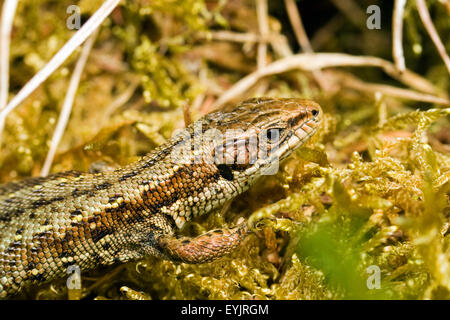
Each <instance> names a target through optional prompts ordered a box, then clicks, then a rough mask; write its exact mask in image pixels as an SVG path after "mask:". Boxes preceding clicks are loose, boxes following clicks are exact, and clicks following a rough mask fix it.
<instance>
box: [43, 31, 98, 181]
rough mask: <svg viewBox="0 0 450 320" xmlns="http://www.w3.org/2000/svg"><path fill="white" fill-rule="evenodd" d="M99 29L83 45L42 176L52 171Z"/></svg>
mask: <svg viewBox="0 0 450 320" xmlns="http://www.w3.org/2000/svg"><path fill="white" fill-rule="evenodd" d="M97 34H98V29H97V30H96V32H94V33H93V34H92V35H91V36H90V37H89V38H88V40H87V41H86V43H85V44H84V45H83V50H82V51H81V54H80V57H79V58H78V61H77V64H76V65H75V68H74V70H73V74H72V77H71V78H70V83H69V87H68V88H67V93H66V96H65V98H64V104H63V107H62V109H61V113H60V114H59V119H58V123H57V124H56V128H55V132H54V133H53V137H52V141H51V142H50V149H49V150H48V153H47V157H46V158H45V162H44V165H43V166H42V169H41V176H43V177H45V176H46V175H48V173H49V172H50V168H51V166H52V163H53V159H54V157H55V154H56V150H57V149H58V145H59V142H60V141H61V138H62V136H63V134H64V131H65V129H66V126H67V122H68V121H69V117H70V113H71V111H72V106H73V101H74V100H75V94H76V93H77V89H78V85H79V83H80V79H81V74H82V73H83V70H84V66H85V65H86V61H87V59H88V57H89V53H90V52H91V49H92V46H93V44H94V42H95V39H96V38H97Z"/></svg>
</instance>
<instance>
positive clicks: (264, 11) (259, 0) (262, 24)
mask: <svg viewBox="0 0 450 320" xmlns="http://www.w3.org/2000/svg"><path fill="white" fill-rule="evenodd" d="M267 15H268V8H267V0H256V16H257V18H258V29H259V34H260V35H261V37H266V36H267V35H268V34H269V21H268V18H267ZM257 65H258V69H261V68H264V67H265V66H266V65H267V43H266V42H260V43H258V56H257ZM267 85H268V83H267V82H263V83H260V84H259V87H258V89H257V92H258V94H262V93H264V92H265V91H266V89H267Z"/></svg>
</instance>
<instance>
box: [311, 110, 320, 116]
mask: <svg viewBox="0 0 450 320" xmlns="http://www.w3.org/2000/svg"><path fill="white" fill-rule="evenodd" d="M311 114H312V115H313V117H316V116H317V115H318V114H319V110H317V109H313V110H312V111H311Z"/></svg>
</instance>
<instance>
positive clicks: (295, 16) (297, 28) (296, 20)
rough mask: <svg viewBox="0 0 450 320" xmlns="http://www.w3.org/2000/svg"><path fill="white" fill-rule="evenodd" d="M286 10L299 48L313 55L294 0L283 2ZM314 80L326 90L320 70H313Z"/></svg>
mask: <svg viewBox="0 0 450 320" xmlns="http://www.w3.org/2000/svg"><path fill="white" fill-rule="evenodd" d="M284 4H285V6H286V10H287V13H288V16H289V21H290V22H291V25H292V28H293V29H294V33H295V37H296V38H297V42H298V44H299V45H300V47H301V48H302V49H303V51H304V52H306V53H313V52H314V51H313V49H312V47H311V43H310V42H309V39H308V35H307V34H306V31H305V28H304V26H303V22H302V17H301V15H300V12H299V11H298V8H297V5H296V4H295V2H294V0H284ZM312 74H313V77H314V79H315V80H316V81H317V83H318V84H319V86H320V87H321V88H322V89H326V88H327V86H326V82H325V79H324V77H323V76H322V74H321V72H320V70H314V71H313V72H312Z"/></svg>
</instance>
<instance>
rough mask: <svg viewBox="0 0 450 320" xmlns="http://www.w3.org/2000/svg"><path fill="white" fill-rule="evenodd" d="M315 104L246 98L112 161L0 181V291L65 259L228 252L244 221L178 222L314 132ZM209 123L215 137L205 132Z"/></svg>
mask: <svg viewBox="0 0 450 320" xmlns="http://www.w3.org/2000/svg"><path fill="white" fill-rule="evenodd" d="M321 113H322V111H321V109H320V107H319V105H317V104H316V103H315V102H313V101H309V100H301V99H271V98H259V99H251V100H247V101H244V102H243V103H241V104H239V105H238V106H237V107H235V108H234V109H225V110H221V111H217V112H213V113H210V114H208V115H206V116H205V117H203V118H201V119H200V120H198V121H196V122H194V123H193V124H192V125H190V126H188V127H187V128H186V129H185V131H183V133H182V134H178V135H175V136H174V137H173V138H172V139H170V140H169V141H168V142H167V143H165V144H163V145H161V146H160V147H158V148H156V149H155V150H154V151H152V152H150V153H149V154H148V155H146V156H144V157H143V158H142V159H141V160H139V161H137V162H135V163H132V164H130V165H127V166H125V167H122V168H119V169H117V170H114V171H110V172H101V173H95V174H93V173H82V172H75V171H68V172H62V173H57V174H53V175H50V176H48V177H37V178H28V179H25V180H22V181H19V182H11V183H7V184H4V185H0V298H6V297H8V296H11V295H14V294H16V293H17V292H19V291H20V290H21V289H22V288H24V287H25V286H28V285H32V284H40V283H43V282H47V281H50V280H52V279H55V278H58V277H63V276H64V275H66V270H67V268H68V267H69V266H71V265H77V266H79V267H80V269H81V270H88V269H92V268H95V267H97V266H99V265H109V264H113V263H116V262H126V261H129V260H132V259H139V258H142V257H145V256H148V255H156V256H159V257H162V258H167V259H172V260H176V261H183V262H187V263H203V262H208V261H212V260H214V259H216V258H219V257H221V256H223V255H224V254H227V253H229V252H230V251H232V250H233V249H234V248H235V247H236V246H238V245H239V243H240V242H241V241H242V240H243V239H244V238H245V236H246V234H247V233H248V230H247V226H246V224H245V223H243V224H239V225H237V226H236V227H233V228H229V229H222V230H213V231H210V232H207V233H205V234H203V235H200V236H198V237H195V238H186V237H184V238H179V237H176V230H177V229H179V228H181V227H182V226H183V225H184V223H185V222H187V221H189V220H191V219H192V218H193V217H195V216H198V215H201V214H205V213H207V212H210V211H211V210H213V209H215V208H218V207H220V206H221V205H223V204H224V203H225V202H226V201H228V200H230V199H232V198H234V197H235V196H236V195H238V194H240V193H242V192H244V191H245V190H247V189H248V188H249V187H250V185H252V184H253V183H254V182H255V181H256V179H257V178H258V177H260V176H261V175H262V174H263V170H264V169H267V168H268V167H270V165H271V164H272V163H273V162H274V161H275V160H281V159H283V158H285V157H286V156H287V155H289V154H290V153H291V152H292V151H293V150H294V149H295V148H297V147H298V146H300V145H301V144H303V143H304V142H305V141H306V140H307V139H308V138H309V137H310V136H311V135H312V134H314V133H315V132H316V130H317V128H318V125H319V123H320V121H321ZM208 129H214V130H216V131H215V133H219V138H220V139H215V140H214V139H205V138H204V137H205V136H207V135H205V131H208ZM230 129H232V130H234V131H232V134H231V135H230V136H227V135H226V131H227V130H230ZM250 129H251V130H250ZM249 132H252V134H249ZM254 133H256V136H257V138H256V139H253V138H254V137H255V135H254ZM220 134H222V135H220ZM214 137H217V135H216V136H214ZM250 137H253V138H250ZM264 137H266V139H263V138H264ZM274 137H276V139H274ZM252 139H253V140H252ZM251 141H253V142H255V141H256V144H257V145H258V146H257V149H254V148H253V149H252V146H253V145H252V143H249V142H251ZM187 142H189V143H187ZM261 143H265V144H264V146H265V149H264V150H265V153H264V152H263V153H261V152H260V149H262V148H261ZM191 145H192V146H191ZM186 146H188V147H187V148H186ZM180 150H181V151H180ZM242 150H243V151H244V152H242ZM186 151H187V152H186ZM219 156H220V157H219ZM210 160H212V161H210Z"/></svg>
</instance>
